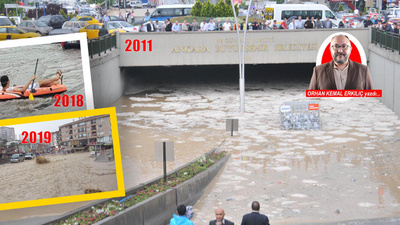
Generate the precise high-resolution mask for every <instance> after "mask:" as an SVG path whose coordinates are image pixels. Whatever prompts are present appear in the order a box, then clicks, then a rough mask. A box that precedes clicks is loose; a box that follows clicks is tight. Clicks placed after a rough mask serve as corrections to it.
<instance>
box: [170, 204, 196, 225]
mask: <svg viewBox="0 0 400 225" xmlns="http://www.w3.org/2000/svg"><path fill="white" fill-rule="evenodd" d="M176 212H177V214H178V215H176V214H174V215H173V217H172V219H171V220H170V222H169V224H170V225H193V222H192V221H190V220H189V219H188V218H187V217H186V216H185V215H186V206H185V205H179V206H178V208H177V209H176Z"/></svg>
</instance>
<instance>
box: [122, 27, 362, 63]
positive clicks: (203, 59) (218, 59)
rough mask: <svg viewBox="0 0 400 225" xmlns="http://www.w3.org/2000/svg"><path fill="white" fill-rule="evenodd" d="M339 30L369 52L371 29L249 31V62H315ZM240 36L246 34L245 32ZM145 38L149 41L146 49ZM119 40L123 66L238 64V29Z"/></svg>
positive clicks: (125, 36) (127, 36)
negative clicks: (355, 39) (331, 37)
mask: <svg viewBox="0 0 400 225" xmlns="http://www.w3.org/2000/svg"><path fill="white" fill-rule="evenodd" d="M337 32H346V33H349V34H351V35H353V36H354V37H356V38H357V39H358V41H359V42H360V43H361V45H362V47H363V48H364V51H365V52H366V55H368V42H369V38H368V37H369V33H370V31H369V30H368V29H312V30H305V29H303V30H271V31H249V32H247V34H246V63H247V64H278V63H315V61H316V57H317V54H318V50H319V48H320V46H321V44H322V43H323V42H324V41H325V39H326V38H328V37H329V36H330V35H332V34H334V33H337ZM240 36H241V38H242V37H243V32H241V33H240ZM134 40H139V41H140V43H139V45H138V42H137V41H136V42H135V43H136V45H135V50H136V51H134V49H133V45H134V43H133V42H134ZM143 41H146V51H144V48H143V43H142V42H143ZM149 41H151V45H152V46H151V47H152V50H151V51H149V47H150V43H149ZM118 43H121V44H120V45H121V48H120V55H121V57H120V66H121V67H135V66H185V65H233V64H238V53H237V51H238V48H237V34H236V32H234V31H229V32H222V31H219V32H180V33H173V32H149V33H122V34H120V35H119V41H118ZM138 49H139V50H138Z"/></svg>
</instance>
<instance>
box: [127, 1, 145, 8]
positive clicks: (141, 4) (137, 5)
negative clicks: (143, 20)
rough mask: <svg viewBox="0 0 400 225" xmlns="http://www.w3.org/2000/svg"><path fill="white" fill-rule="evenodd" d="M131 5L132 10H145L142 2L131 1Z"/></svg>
mask: <svg viewBox="0 0 400 225" xmlns="http://www.w3.org/2000/svg"><path fill="white" fill-rule="evenodd" d="M129 5H130V6H131V7H132V8H135V9H137V8H143V3H142V2H141V1H131V2H130V3H129Z"/></svg>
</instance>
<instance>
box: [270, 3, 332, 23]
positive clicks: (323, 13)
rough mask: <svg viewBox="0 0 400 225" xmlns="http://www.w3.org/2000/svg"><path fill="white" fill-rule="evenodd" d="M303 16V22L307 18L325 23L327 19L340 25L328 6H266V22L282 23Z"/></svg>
mask: <svg viewBox="0 0 400 225" xmlns="http://www.w3.org/2000/svg"><path fill="white" fill-rule="evenodd" d="M292 16H295V17H296V19H297V17H299V16H301V18H302V20H305V19H306V17H309V18H310V19H311V17H314V19H317V18H319V19H320V20H321V21H325V20H326V18H327V17H329V19H330V20H331V21H332V23H333V24H335V25H336V26H337V25H338V24H339V22H340V20H338V19H337V18H336V17H335V15H334V14H333V12H332V11H331V10H330V9H329V8H328V7H327V6H326V5H321V4H271V5H267V6H265V11H264V17H265V19H266V20H276V22H278V23H281V22H282V21H283V19H284V18H286V19H289V18H290V17H292Z"/></svg>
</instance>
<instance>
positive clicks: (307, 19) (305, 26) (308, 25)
mask: <svg viewBox="0 0 400 225" xmlns="http://www.w3.org/2000/svg"><path fill="white" fill-rule="evenodd" d="M304 28H306V29H313V28H314V24H313V23H312V22H311V20H310V18H308V16H307V17H306V22H305V23H304Z"/></svg>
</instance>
